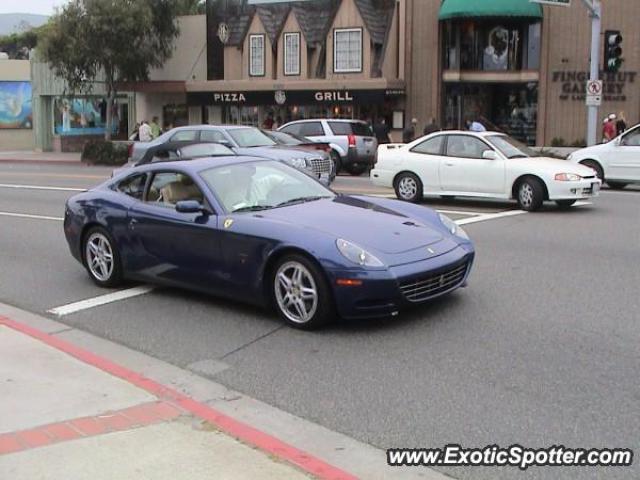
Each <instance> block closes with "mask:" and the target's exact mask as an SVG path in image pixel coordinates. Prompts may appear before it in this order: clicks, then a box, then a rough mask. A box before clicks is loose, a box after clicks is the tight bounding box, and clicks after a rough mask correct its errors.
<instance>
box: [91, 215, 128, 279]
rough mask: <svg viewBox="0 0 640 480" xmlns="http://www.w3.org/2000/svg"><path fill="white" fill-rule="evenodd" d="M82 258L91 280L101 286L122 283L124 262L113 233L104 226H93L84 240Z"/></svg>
mask: <svg viewBox="0 0 640 480" xmlns="http://www.w3.org/2000/svg"><path fill="white" fill-rule="evenodd" d="M82 260H83V263H84V266H85V268H86V269H87V272H88V273H89V276H90V277H91V280H93V281H94V283H95V284H96V285H98V286H100V287H117V286H118V285H120V284H121V283H122V277H123V275H122V263H121V261H120V253H119V252H118V247H117V246H116V243H115V241H114V240H113V237H112V236H111V234H110V233H109V232H108V231H107V230H105V229H104V228H102V227H93V228H91V229H90V230H89V231H88V232H87V233H86V234H85V236H84V240H83V242H82Z"/></svg>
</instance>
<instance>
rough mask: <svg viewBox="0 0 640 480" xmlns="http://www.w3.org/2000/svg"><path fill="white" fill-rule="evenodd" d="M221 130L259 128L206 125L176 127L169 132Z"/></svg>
mask: <svg viewBox="0 0 640 480" xmlns="http://www.w3.org/2000/svg"><path fill="white" fill-rule="evenodd" d="M221 128H223V129H226V130H236V129H241V128H258V127H253V126H251V125H209V124H206V123H204V124H201V125H185V126H183V127H175V128H172V129H171V130H169V131H170V132H173V131H180V130H217V129H221Z"/></svg>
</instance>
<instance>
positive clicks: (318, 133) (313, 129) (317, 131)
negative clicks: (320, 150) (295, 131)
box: [300, 122, 324, 137]
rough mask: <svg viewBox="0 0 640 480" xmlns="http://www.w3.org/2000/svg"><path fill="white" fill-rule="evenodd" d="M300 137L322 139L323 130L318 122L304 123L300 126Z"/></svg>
mask: <svg viewBox="0 0 640 480" xmlns="http://www.w3.org/2000/svg"><path fill="white" fill-rule="evenodd" d="M300 135H302V136H303V137H322V136H324V128H322V124H321V123H320V122H304V123H301V124H300Z"/></svg>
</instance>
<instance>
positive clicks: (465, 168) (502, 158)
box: [371, 131, 602, 211]
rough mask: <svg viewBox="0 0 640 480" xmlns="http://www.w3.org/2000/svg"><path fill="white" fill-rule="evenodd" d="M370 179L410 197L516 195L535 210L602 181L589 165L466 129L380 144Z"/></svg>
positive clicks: (595, 189)
mask: <svg viewBox="0 0 640 480" xmlns="http://www.w3.org/2000/svg"><path fill="white" fill-rule="evenodd" d="M371 180H372V181H373V183H374V185H378V186H382V187H392V188H394V189H395V191H396V195H397V197H398V198H399V199H400V200H405V201H408V202H418V201H419V200H420V199H422V197H423V196H425V195H440V196H442V197H445V198H450V197H457V196H461V197H481V198H501V199H512V198H515V199H516V200H517V201H518V204H519V205H520V208H522V209H523V210H527V211H535V210H538V209H539V208H540V207H541V206H542V203H543V202H544V201H545V200H551V201H555V202H556V203H557V204H558V206H559V207H561V208H569V207H571V206H572V205H573V204H574V203H575V202H576V201H578V200H581V199H586V198H591V197H595V196H597V195H598V193H599V191H600V186H601V185H602V182H601V180H600V179H599V178H598V177H597V175H596V172H594V171H593V169H591V168H588V167H586V166H583V165H579V164H576V163H571V162H568V161H566V160H557V159H553V158H544V157H540V154H538V153H537V152H535V151H534V150H531V149H530V148H528V147H526V146H525V145H522V144H521V143H520V142H518V141H517V140H514V139H513V138H511V137H509V136H507V135H504V134H502V133H496V132H467V131H443V132H437V133H433V134H431V135H427V136H426V137H422V138H419V139H417V140H414V141H413V142H411V143H408V144H386V145H381V146H380V147H379V148H378V158H377V162H376V164H375V167H374V169H373V170H371Z"/></svg>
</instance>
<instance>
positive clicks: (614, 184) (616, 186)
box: [607, 180, 628, 190]
mask: <svg viewBox="0 0 640 480" xmlns="http://www.w3.org/2000/svg"><path fill="white" fill-rule="evenodd" d="M607 185H609V188H612V189H614V190H622V189H623V188H624V187H626V186H627V185H628V183H623V182H610V181H608V180H607Z"/></svg>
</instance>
